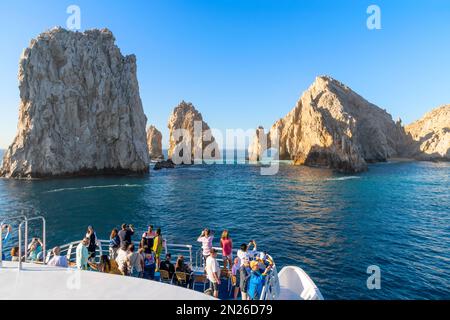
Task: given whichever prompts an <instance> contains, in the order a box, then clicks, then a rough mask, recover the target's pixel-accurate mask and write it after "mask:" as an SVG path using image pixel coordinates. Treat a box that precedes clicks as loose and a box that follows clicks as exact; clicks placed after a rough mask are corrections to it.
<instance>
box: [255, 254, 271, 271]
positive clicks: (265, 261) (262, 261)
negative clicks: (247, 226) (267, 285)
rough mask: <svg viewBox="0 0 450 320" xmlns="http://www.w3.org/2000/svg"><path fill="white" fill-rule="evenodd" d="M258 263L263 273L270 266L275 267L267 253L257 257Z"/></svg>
mask: <svg viewBox="0 0 450 320" xmlns="http://www.w3.org/2000/svg"><path fill="white" fill-rule="evenodd" d="M255 260H256V261H258V263H259V264H258V266H259V269H260V270H261V271H264V270H265V269H266V268H267V267H268V266H273V261H272V259H271V258H270V256H269V255H268V254H267V252H265V251H263V252H260V253H259V255H257V256H256V259H255Z"/></svg>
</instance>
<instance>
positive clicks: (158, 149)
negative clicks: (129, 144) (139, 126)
mask: <svg viewBox="0 0 450 320" xmlns="http://www.w3.org/2000/svg"><path fill="white" fill-rule="evenodd" d="M147 145H148V152H149V154H150V159H151V160H157V161H159V160H164V155H163V152H162V134H161V132H160V131H159V130H158V129H156V127H155V126H150V127H149V128H148V130H147Z"/></svg>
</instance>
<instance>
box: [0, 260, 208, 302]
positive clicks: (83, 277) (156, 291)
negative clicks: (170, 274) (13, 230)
mask: <svg viewBox="0 0 450 320" xmlns="http://www.w3.org/2000/svg"><path fill="white" fill-rule="evenodd" d="M0 283H1V284H2V285H1V286H0V299H21V300H35V299H44V300H86V299H87V300H91V299H94V300H214V298H213V297H211V296H208V295H206V294H204V293H201V292H197V291H194V290H189V289H186V288H183V287H179V286H174V285H170V284H165V283H161V282H158V281H151V280H142V279H138V278H133V277H123V276H118V275H110V274H105V273H100V272H91V271H79V270H76V269H66V268H58V267H50V266H46V265H43V264H32V263H23V264H22V270H20V271H19V270H18V268H17V262H10V261H3V266H2V267H1V268H0Z"/></svg>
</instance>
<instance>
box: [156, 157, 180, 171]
mask: <svg viewBox="0 0 450 320" xmlns="http://www.w3.org/2000/svg"><path fill="white" fill-rule="evenodd" d="M174 168H175V163H173V161H172V159H167V160H163V161H159V162H157V163H155V166H154V167H153V170H156V171H158V170H162V169H174Z"/></svg>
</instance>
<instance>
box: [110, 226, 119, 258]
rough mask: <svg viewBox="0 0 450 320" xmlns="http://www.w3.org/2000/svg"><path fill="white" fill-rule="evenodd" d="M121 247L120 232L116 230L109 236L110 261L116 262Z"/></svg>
mask: <svg viewBox="0 0 450 320" xmlns="http://www.w3.org/2000/svg"><path fill="white" fill-rule="evenodd" d="M119 247H120V238H119V231H118V230H117V229H116V228H114V229H112V231H111V235H110V236H109V259H111V260H115V259H116V257H117V250H118V249H119Z"/></svg>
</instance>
